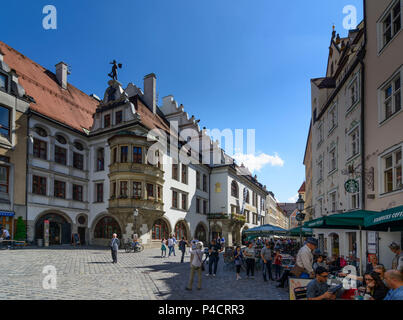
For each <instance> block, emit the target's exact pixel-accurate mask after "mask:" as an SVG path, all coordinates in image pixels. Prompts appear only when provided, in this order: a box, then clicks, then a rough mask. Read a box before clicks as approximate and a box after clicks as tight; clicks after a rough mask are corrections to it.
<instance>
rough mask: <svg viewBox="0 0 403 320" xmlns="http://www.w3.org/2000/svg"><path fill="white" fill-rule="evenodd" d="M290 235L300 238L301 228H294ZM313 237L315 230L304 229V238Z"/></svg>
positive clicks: (289, 232)
mask: <svg viewBox="0 0 403 320" xmlns="http://www.w3.org/2000/svg"><path fill="white" fill-rule="evenodd" d="M287 234H288V235H291V236H299V235H300V234H301V227H297V228H293V229H291V230H289V231H288V233H287ZM312 235H313V230H312V229H311V228H304V227H302V236H303V237H309V236H312Z"/></svg>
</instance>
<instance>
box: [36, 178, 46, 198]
mask: <svg viewBox="0 0 403 320" xmlns="http://www.w3.org/2000/svg"><path fill="white" fill-rule="evenodd" d="M35 180H36V181H35ZM43 188H44V189H43ZM32 193H33V194H36V195H40V196H46V195H47V178H46V177H41V176H37V175H33V176H32Z"/></svg>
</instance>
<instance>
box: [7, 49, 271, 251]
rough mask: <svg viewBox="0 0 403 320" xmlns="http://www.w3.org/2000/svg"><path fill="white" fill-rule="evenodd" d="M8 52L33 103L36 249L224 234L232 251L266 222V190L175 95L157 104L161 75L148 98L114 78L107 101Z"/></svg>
mask: <svg viewBox="0 0 403 320" xmlns="http://www.w3.org/2000/svg"><path fill="white" fill-rule="evenodd" d="M0 48H1V49H2V50H3V51H7V54H6V55H5V59H6V60H7V61H9V63H10V65H11V66H12V67H13V68H14V69H15V70H16V74H17V75H18V76H19V78H20V81H21V83H22V85H23V86H24V88H25V89H26V91H27V94H28V95H30V96H32V97H33V99H31V100H30V101H29V102H30V103H29V113H28V120H27V128H28V130H27V133H26V136H25V137H24V138H27V137H30V138H29V139H25V141H28V146H27V151H28V152H27V157H26V158H24V157H23V159H24V161H25V159H27V162H24V164H25V163H27V166H28V173H27V175H26V177H27V178H26V183H27V191H28V192H27V199H28V209H27V214H26V217H25V220H26V221H27V224H28V239H29V240H30V241H37V240H39V241H44V242H45V243H46V244H48V243H49V244H50V245H53V244H70V243H71V242H72V240H73V239H77V238H78V239H79V240H80V242H81V243H86V244H94V245H106V244H107V243H108V241H109V240H110V238H111V236H112V234H113V233H117V234H118V235H119V237H120V238H122V239H124V241H126V240H127V239H129V238H132V237H133V235H135V234H136V235H137V236H138V237H139V238H140V239H141V241H142V242H143V244H144V245H145V246H148V247H151V246H160V242H161V239H163V238H167V237H168V236H169V235H170V234H174V235H175V236H176V237H177V238H181V237H185V238H187V239H191V238H197V239H199V240H202V241H203V242H206V241H208V240H209V238H211V237H216V236H218V235H220V236H224V237H225V238H226V239H227V243H228V244H232V243H234V242H238V243H239V242H240V240H241V232H242V228H244V227H245V226H246V227H254V226H257V225H259V224H261V223H264V219H265V199H266V195H267V191H266V190H265V187H264V186H263V185H262V184H260V183H259V182H258V181H257V177H256V176H255V177H252V175H251V173H250V172H248V171H247V170H246V168H244V167H242V166H241V167H239V166H237V165H236V164H235V162H234V160H233V159H232V158H231V157H229V156H228V155H226V154H225V152H224V151H223V150H222V149H221V148H220V147H219V146H218V144H217V142H212V141H211V139H210V137H209V136H208V135H207V131H206V130H205V129H203V130H201V129H200V128H199V125H198V122H199V121H198V120H196V119H195V117H194V116H192V117H189V115H188V114H187V113H186V112H185V111H184V107H183V106H182V105H181V106H179V107H178V104H177V103H176V101H175V100H174V98H173V96H167V97H165V98H163V103H162V105H161V106H158V101H157V96H156V92H157V90H156V76H155V75H154V74H149V75H147V76H145V78H144V92H143V91H142V90H141V89H140V88H138V87H137V86H136V85H134V84H131V83H130V84H129V85H128V86H127V87H126V89H124V88H123V87H122V85H121V84H120V83H119V82H118V81H117V77H116V74H113V79H112V80H110V81H109V82H108V86H107V88H106V90H105V94H104V96H103V99H100V98H98V97H97V96H96V95H91V96H88V95H86V94H84V93H83V92H81V91H80V90H78V89H77V88H75V87H74V86H72V85H71V84H69V83H68V75H69V69H68V66H67V64H66V63H64V62H61V63H59V64H57V65H56V72H55V73H53V72H51V71H49V70H46V69H45V68H43V67H41V66H39V65H38V64H36V63H35V62H33V61H31V60H30V59H28V58H27V57H25V56H23V55H22V54H20V53H19V52H17V51H15V50H14V49H12V48H10V47H9V46H7V45H6V44H4V43H1V42H0ZM111 77H112V76H111ZM201 151H203V152H201ZM235 184H236V189H237V191H238V192H237V193H235V191H234V190H235ZM233 191H234V192H233ZM242 194H244V195H245V197H243V198H242ZM241 208H243V210H241ZM217 215H220V216H219V217H218V216H217ZM74 241H76V240H74Z"/></svg>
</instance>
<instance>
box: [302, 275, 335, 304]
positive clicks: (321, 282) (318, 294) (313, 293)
mask: <svg viewBox="0 0 403 320" xmlns="http://www.w3.org/2000/svg"><path fill="white" fill-rule="evenodd" d="M328 276H329V273H328V271H327V270H326V269H325V268H323V267H318V268H317V269H316V270H315V279H313V280H312V281H311V282H310V283H309V284H308V287H307V291H306V297H307V298H308V300H334V299H336V295H335V294H333V293H331V292H329V286H328V284H327V277H328Z"/></svg>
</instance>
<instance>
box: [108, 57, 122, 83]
mask: <svg viewBox="0 0 403 320" xmlns="http://www.w3.org/2000/svg"><path fill="white" fill-rule="evenodd" d="M110 64H112V65H113V66H112V72H111V73H108V76H109V77H111V78H112V79H113V80H118V68H119V69H122V64H121V63H119V64H117V63H116V60H113V62H111V63H110Z"/></svg>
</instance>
